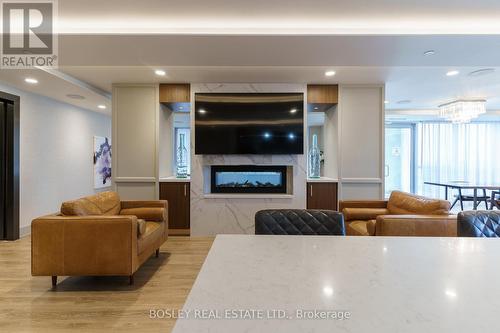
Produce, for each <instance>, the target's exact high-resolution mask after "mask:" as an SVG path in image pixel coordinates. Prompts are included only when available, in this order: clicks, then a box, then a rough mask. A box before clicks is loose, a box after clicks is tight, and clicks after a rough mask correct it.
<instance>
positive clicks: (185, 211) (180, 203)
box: [160, 182, 190, 234]
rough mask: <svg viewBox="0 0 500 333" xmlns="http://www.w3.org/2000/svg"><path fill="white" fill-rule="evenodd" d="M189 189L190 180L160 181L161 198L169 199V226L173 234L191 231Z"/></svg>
mask: <svg viewBox="0 0 500 333" xmlns="http://www.w3.org/2000/svg"><path fill="white" fill-rule="evenodd" d="M189 191H190V184H189V183H188V182H175V183H171V182H164V183H160V200H167V201H168V228H169V229H170V230H172V233H171V234H188V233H189V228H190V223H189V218H190V216H189V201H190V199H189V198H190V194H189ZM178 230H181V231H183V232H177V231H178Z"/></svg>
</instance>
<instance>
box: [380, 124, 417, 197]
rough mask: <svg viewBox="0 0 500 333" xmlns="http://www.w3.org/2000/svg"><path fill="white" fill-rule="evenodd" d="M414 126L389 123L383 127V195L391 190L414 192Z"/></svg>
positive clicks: (388, 194)
mask: <svg viewBox="0 0 500 333" xmlns="http://www.w3.org/2000/svg"><path fill="white" fill-rule="evenodd" d="M414 151H415V126H414V125H413V124H390V125H386V128H385V197H386V198H388V197H389V196H390V195H391V192H392V191H395V190H398V191H404V192H414V160H415V159H414Z"/></svg>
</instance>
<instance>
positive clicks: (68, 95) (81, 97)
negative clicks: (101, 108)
mask: <svg viewBox="0 0 500 333" xmlns="http://www.w3.org/2000/svg"><path fill="white" fill-rule="evenodd" d="M66 97H68V98H71V99H79V100H82V99H85V96H82V95H78V94H67V95H66Z"/></svg>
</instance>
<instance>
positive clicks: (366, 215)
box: [342, 208, 389, 221]
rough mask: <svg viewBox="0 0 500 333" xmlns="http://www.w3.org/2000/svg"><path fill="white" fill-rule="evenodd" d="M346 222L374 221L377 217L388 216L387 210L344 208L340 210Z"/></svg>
mask: <svg viewBox="0 0 500 333" xmlns="http://www.w3.org/2000/svg"><path fill="white" fill-rule="evenodd" d="M342 214H344V218H345V220H346V221H354V220H364V221H366V220H375V219H376V218H377V216H379V215H387V214H389V210H388V209H387V208H344V209H343V210H342Z"/></svg>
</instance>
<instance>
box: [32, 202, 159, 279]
mask: <svg viewBox="0 0 500 333" xmlns="http://www.w3.org/2000/svg"><path fill="white" fill-rule="evenodd" d="M167 210H168V206H167V202H166V201H120V198H119V196H118V194H117V193H116V192H103V193H99V194H96V195H92V196H88V197H84V198H81V199H78V200H74V201H68V202H64V203H63V204H62V205H61V211H60V213H58V214H55V215H49V216H44V217H40V218H37V219H35V220H34V221H33V222H32V224H31V273H32V275H33V276H52V284H53V285H54V286H55V285H56V284H57V276H77V275H89V276H100V275H125V276H129V277H130V283H131V284H132V283H133V274H134V273H135V272H136V271H137V269H138V268H139V267H140V266H141V265H142V263H144V262H145V261H146V260H147V259H148V258H149V257H150V256H151V255H152V254H153V253H155V250H156V255H157V256H158V254H159V248H160V246H161V245H162V244H163V243H164V242H165V241H166V240H167V236H168V220H167V219H168V218H167V217H168V211H167Z"/></svg>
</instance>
